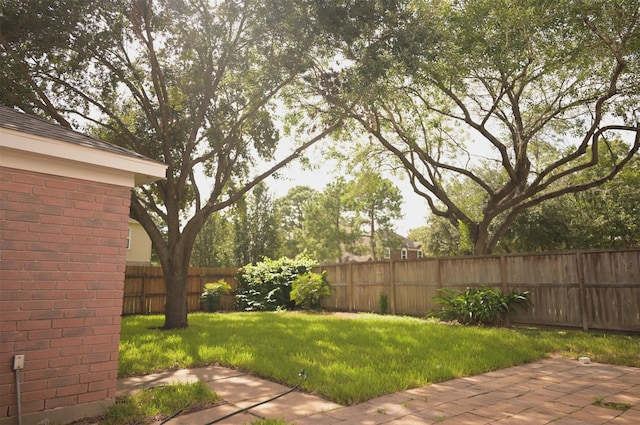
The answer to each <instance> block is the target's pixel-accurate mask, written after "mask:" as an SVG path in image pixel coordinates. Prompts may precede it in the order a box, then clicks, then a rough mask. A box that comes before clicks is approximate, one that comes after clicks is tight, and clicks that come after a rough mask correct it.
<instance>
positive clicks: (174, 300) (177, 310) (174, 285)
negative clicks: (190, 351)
mask: <svg viewBox="0 0 640 425" xmlns="http://www.w3.org/2000/svg"><path fill="white" fill-rule="evenodd" d="M183 269H184V270H183ZM187 270H188V268H184V267H176V269H175V270H165V275H164V281H165V287H166V291H167V299H166V302H165V307H164V326H163V327H162V328H163V329H182V328H186V327H188V326H189V323H188V322H187V314H188V313H189V308H188V304H187Z"/></svg>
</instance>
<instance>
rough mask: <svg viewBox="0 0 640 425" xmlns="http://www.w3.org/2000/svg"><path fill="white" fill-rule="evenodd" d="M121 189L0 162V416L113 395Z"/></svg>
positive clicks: (125, 196) (125, 209)
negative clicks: (17, 370)
mask: <svg viewBox="0 0 640 425" xmlns="http://www.w3.org/2000/svg"><path fill="white" fill-rule="evenodd" d="M129 197H130V189H129V188H126V187H119V186H112V185H108V184H101V183H94V182H88V181H84V180H74V179H70V178H64V177H57V176H51V175H45V174H39V173H33V172H27V171H19V170H14V169H10V168H2V167H0V243H1V244H2V246H1V248H0V409H1V411H0V419H1V418H3V417H8V416H15V415H16V414H17V404H16V385H15V375H14V372H13V368H12V366H13V356H14V355H15V354H24V355H25V366H24V370H23V371H22V373H21V387H22V388H21V390H22V391H21V393H22V414H23V415H25V414H29V413H32V412H40V411H43V410H49V409H55V408H59V407H64V406H74V405H78V404H83V403H91V402H99V401H102V400H105V399H109V398H113V397H115V392H116V378H117V369H118V344H119V340H120V314H121V311H122V300H123V285H124V283H123V282H124V271H125V256H126V237H127V228H128V214H129V202H130V198H129Z"/></svg>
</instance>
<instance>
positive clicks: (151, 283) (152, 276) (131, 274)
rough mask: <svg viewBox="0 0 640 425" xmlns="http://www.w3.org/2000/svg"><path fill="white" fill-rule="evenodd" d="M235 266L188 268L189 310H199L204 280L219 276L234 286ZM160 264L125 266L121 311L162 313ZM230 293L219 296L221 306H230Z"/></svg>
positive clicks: (223, 307)
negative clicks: (158, 265)
mask: <svg viewBox="0 0 640 425" xmlns="http://www.w3.org/2000/svg"><path fill="white" fill-rule="evenodd" d="M236 273H237V269H236V268H204V267H203V268H195V267H194V268H191V269H189V275H188V276H187V304H188V306H189V311H197V310H200V294H202V290H203V288H204V285H205V283H210V282H216V281H218V280H220V279H223V280H225V281H227V282H228V283H229V284H230V285H231V287H232V288H234V289H235V288H236V285H237V282H236ZM163 276H164V275H163V273H162V268H161V267H146V266H127V269H126V272H125V281H124V301H123V303H122V314H149V313H164V305H165V299H166V290H165V286H164V277H163ZM233 305H234V298H233V296H230V295H229V296H225V297H222V299H221V303H220V308H221V309H228V310H230V309H233Z"/></svg>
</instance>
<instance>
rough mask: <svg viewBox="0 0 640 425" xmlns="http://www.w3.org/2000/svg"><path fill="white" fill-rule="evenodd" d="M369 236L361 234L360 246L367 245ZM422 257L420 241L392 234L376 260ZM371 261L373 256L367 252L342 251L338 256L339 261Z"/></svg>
mask: <svg viewBox="0 0 640 425" xmlns="http://www.w3.org/2000/svg"><path fill="white" fill-rule="evenodd" d="M369 245H370V236H362V238H361V240H360V246H362V247H369ZM419 258H424V254H423V251H422V242H414V241H412V240H411V239H409V238H405V237H404V236H401V235H398V234H397V233H396V234H393V236H392V237H391V238H390V242H389V243H388V244H387V245H386V246H384V247H382V256H381V257H380V258H378V260H393V261H397V260H416V259H419ZM368 261H373V256H372V255H371V254H370V253H369V254H360V255H358V254H354V253H352V252H346V251H345V252H343V253H342V256H341V257H340V262H341V263H365V262H368Z"/></svg>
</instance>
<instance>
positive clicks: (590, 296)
mask: <svg viewBox="0 0 640 425" xmlns="http://www.w3.org/2000/svg"><path fill="white" fill-rule="evenodd" d="M315 271H317V272H320V271H326V273H327V278H328V280H329V284H330V286H331V295H330V296H329V297H328V298H326V299H324V300H323V302H322V306H323V307H324V308H326V309H328V310H336V311H369V312H377V311H379V303H380V294H381V293H384V294H386V295H387V298H388V312H389V313H393V314H406V315H413V316H424V315H425V314H426V313H427V312H428V311H429V310H432V309H435V308H437V305H436V304H435V303H434V302H433V297H434V296H436V295H437V294H438V290H439V289H442V288H446V289H452V290H463V289H465V288H467V287H478V286H482V285H488V286H491V287H494V288H499V289H502V290H503V291H511V290H516V291H531V293H532V303H533V307H532V308H531V309H530V310H529V311H527V312H522V311H518V312H516V314H515V315H512V317H511V319H512V322H513V323H521V324H531V325H543V326H544V325H548V326H567V327H574V328H582V329H585V330H586V329H606V330H619V331H632V332H640V248H637V249H628V250H620V251H580V252H566V253H558V254H550V253H544V254H508V255H492V256H478V257H476V256H472V257H442V258H425V259H421V260H401V261H380V262H369V263H348V264H335V265H323V266H318V267H316V268H315ZM236 272H237V270H236V269H235V268H193V269H191V270H190V271H189V277H188V284H187V285H188V305H189V310H190V311H196V310H199V308H200V294H201V293H202V289H203V287H204V284H205V283H208V282H215V281H217V280H219V279H224V280H226V281H227V282H229V284H231V286H232V288H235V287H236V286H237V282H236ZM124 293H125V295H124V303H123V311H122V312H123V314H141V313H164V303H165V290H164V280H163V277H162V269H161V268H159V267H127V270H126V279H125V291H124ZM221 301H222V302H221V308H222V309H232V308H233V304H234V300H233V297H232V296H225V297H223V298H222V300H221Z"/></svg>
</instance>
